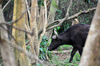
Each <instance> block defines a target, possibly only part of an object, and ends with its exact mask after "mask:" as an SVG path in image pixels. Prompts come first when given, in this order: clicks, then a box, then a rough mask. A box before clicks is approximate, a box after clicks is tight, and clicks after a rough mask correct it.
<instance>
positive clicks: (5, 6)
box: [2, 0, 11, 11]
mask: <svg viewBox="0 0 100 66" xmlns="http://www.w3.org/2000/svg"><path fill="white" fill-rule="evenodd" d="M10 1H11V0H9V1H8V2H7V3H6V4H5V6H4V7H3V9H2V11H3V10H4V9H5V8H6V6H7V5H8V4H9V3H10Z"/></svg>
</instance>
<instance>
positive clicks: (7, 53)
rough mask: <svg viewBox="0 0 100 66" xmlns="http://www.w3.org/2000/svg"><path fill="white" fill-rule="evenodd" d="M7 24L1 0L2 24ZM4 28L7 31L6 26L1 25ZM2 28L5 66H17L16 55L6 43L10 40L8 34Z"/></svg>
mask: <svg viewBox="0 0 100 66" xmlns="http://www.w3.org/2000/svg"><path fill="white" fill-rule="evenodd" d="M3 22H5V20H4V16H3V12H2V7H1V0H0V23H3ZM1 26H2V27H3V28H5V29H7V27H6V26H5V25H1ZM1 26H0V50H1V55H2V59H3V64H4V66H15V61H14V55H13V53H12V50H11V47H10V46H9V44H8V43H7V42H6V40H8V33H7V31H6V30H4V29H3V28H2V27H1Z"/></svg>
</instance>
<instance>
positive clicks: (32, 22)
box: [30, 0, 39, 56]
mask: <svg viewBox="0 0 100 66" xmlns="http://www.w3.org/2000/svg"><path fill="white" fill-rule="evenodd" d="M37 8H38V5H37V0H32V3H31V18H30V27H31V31H32V30H33V29H34V36H32V39H33V40H32V42H33V43H32V44H33V49H31V51H33V52H32V53H33V54H34V55H36V56H39V45H38V28H37V22H36V18H37Z"/></svg>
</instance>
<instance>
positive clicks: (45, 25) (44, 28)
mask: <svg viewBox="0 0 100 66" xmlns="http://www.w3.org/2000/svg"><path fill="white" fill-rule="evenodd" d="M44 6H45V23H44V27H43V33H42V34H41V36H40V40H39V44H40V43H41V40H42V37H43V36H44V34H45V32H46V27H47V5H46V1H44Z"/></svg>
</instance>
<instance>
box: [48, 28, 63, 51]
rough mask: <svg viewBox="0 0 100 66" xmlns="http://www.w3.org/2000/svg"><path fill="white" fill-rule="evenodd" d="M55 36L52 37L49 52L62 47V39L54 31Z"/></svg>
mask: <svg viewBox="0 0 100 66" xmlns="http://www.w3.org/2000/svg"><path fill="white" fill-rule="evenodd" d="M54 33H55V35H54V36H52V42H51V44H50V46H49V47H48V50H49V51H51V50H54V49H56V48H57V47H59V46H60V45H61V39H60V38H59V36H58V34H57V32H56V31H55V30H54Z"/></svg>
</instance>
